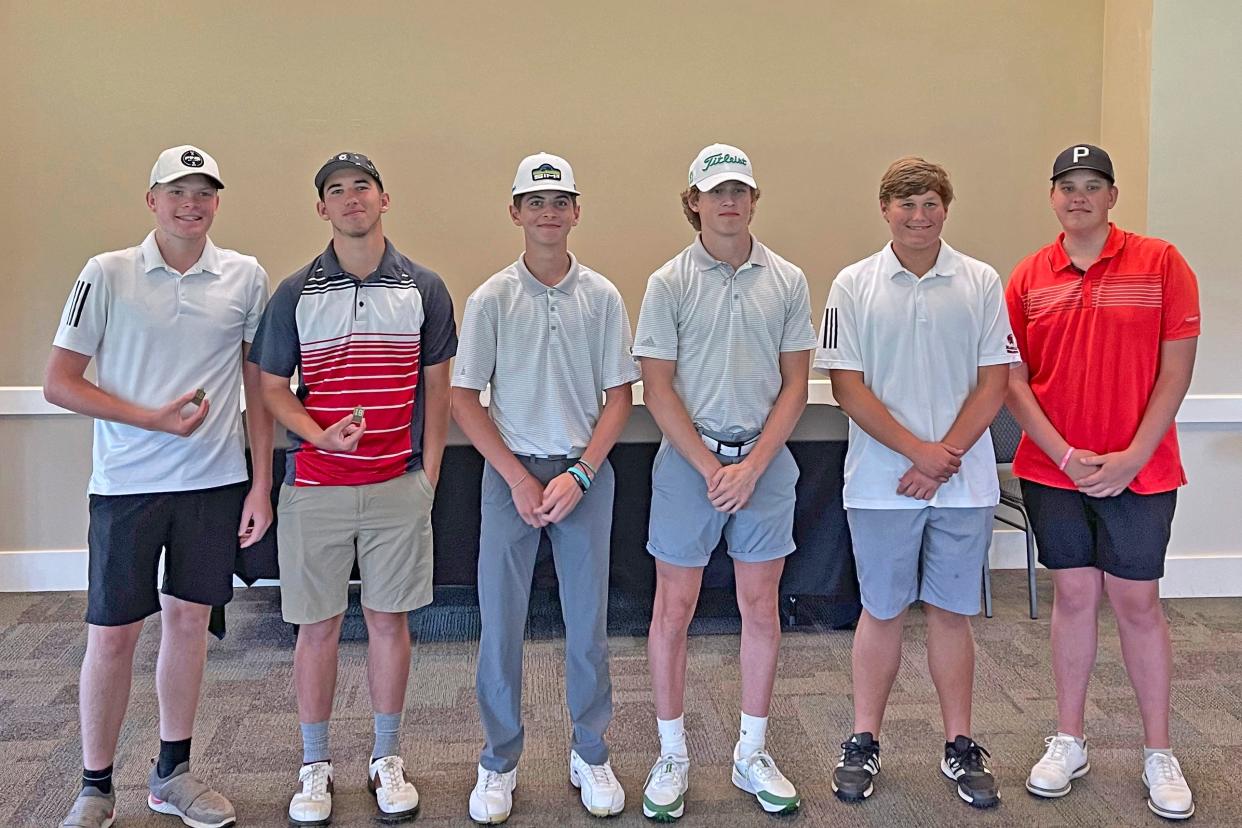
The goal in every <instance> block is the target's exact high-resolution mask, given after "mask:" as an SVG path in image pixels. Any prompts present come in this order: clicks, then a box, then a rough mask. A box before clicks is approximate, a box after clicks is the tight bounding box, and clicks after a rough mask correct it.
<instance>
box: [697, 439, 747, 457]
mask: <svg viewBox="0 0 1242 828" xmlns="http://www.w3.org/2000/svg"><path fill="white" fill-rule="evenodd" d="M699 438H700V439H701V440H702V441H703V445H705V446H707V448H708V449H710V450H711V451H712V452H714V453H716V454H719V455H720V456H721V457H745V456H746V455H748V454H750V450H751V449H753V448H754V447H755V443H756V442H757V441H758V438H755V439H754V440H749V441H747V442H746V443H743V444H742V445H740V446H727V445H725V444H724V443H722V442H721V441H719V440H717V439H715V438H714V437H708V436H707V435H706V434H702V433H700V434H699Z"/></svg>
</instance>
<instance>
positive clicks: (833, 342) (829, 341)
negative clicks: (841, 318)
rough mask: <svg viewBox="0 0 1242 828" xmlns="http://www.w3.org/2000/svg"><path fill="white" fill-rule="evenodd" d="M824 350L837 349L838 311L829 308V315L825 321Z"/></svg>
mask: <svg viewBox="0 0 1242 828" xmlns="http://www.w3.org/2000/svg"><path fill="white" fill-rule="evenodd" d="M822 347H824V348H835V347H837V309H836V308H829V309H828V315H827V317H826V318H825V319H824V330H823V343H822Z"/></svg>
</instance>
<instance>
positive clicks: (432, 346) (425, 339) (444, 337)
mask: <svg viewBox="0 0 1242 828" xmlns="http://www.w3.org/2000/svg"><path fill="white" fill-rule="evenodd" d="M432 276H433V278H431V279H427V280H423V281H421V282H420V284H419V288H420V290H422V292H423V327H422V331H421V336H420V342H421V344H422V351H421V353H422V357H421V361H422V364H423V365H439V364H440V363H441V362H444V361H445V360H446V359H451V358H452V356H453V354H455V353H457V323H456V322H455V321H454V320H453V297H452V296H450V295H449V292H448V288H447V287H445V285H444V281H443V280H442V279H441V278H440V277H439V276H435V274H432Z"/></svg>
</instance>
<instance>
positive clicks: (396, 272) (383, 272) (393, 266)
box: [319, 238, 405, 282]
mask: <svg viewBox="0 0 1242 828" xmlns="http://www.w3.org/2000/svg"><path fill="white" fill-rule="evenodd" d="M319 267H320V269H322V270H323V272H324V273H327V274H330V275H332V276H356V275H357V274H355V273H346V271H345V268H343V267H341V262H340V260H339V259H337V258H336V248H335V247H334V246H333V243H332V242H328V247H327V249H325V250H324V251H323V254H322V255H320V257H319ZM372 275H378V276H396V277H400V276H403V275H405V269H404V268H403V267H402V266H401V263H400V262H399V261H398V260H397V250H396V248H394V247H393V246H392V242H390V241H389V240H388V239H387V238H385V239H384V255H382V256H380V261H379V266H378V267H376V268H375V271H374V273H373V274H372V273H368V274H366V275H365V276H363V277H362V280H363V281H364V282H365V281H366V280H367V279H370V278H371V276H372Z"/></svg>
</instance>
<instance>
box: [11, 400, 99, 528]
mask: <svg viewBox="0 0 1242 828" xmlns="http://www.w3.org/2000/svg"><path fill="white" fill-rule="evenodd" d="M0 458H2V461H0V469H3V471H0V551H7V550H32V549H82V548H84V547H85V546H86V482H87V480H88V479H90V476H91V421H90V420H88V419H87V418H86V417H67V416H64V415H61V416H52V417H0Z"/></svg>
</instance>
